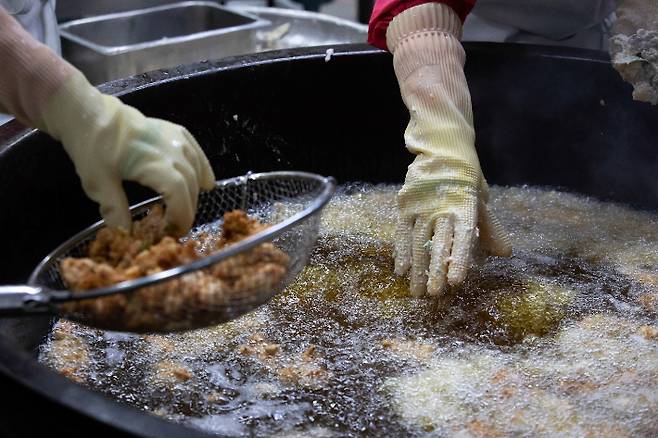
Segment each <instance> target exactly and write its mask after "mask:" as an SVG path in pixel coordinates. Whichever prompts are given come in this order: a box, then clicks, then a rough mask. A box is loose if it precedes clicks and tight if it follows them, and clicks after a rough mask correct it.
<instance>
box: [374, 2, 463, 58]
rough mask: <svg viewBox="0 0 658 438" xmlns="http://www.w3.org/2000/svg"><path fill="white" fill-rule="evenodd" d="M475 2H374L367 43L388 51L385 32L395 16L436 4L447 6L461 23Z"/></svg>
mask: <svg viewBox="0 0 658 438" xmlns="http://www.w3.org/2000/svg"><path fill="white" fill-rule="evenodd" d="M475 1H476V0H376V1H375V5H374V7H373V9H372V15H371V16H370V22H369V24H368V43H369V44H372V45H373V46H375V47H378V48H380V49H383V50H390V49H389V48H388V47H387V44H386V31H387V30H388V26H389V24H390V23H391V21H392V20H393V18H395V17H396V16H397V15H399V14H400V13H402V12H404V11H406V10H407V9H410V8H413V7H414V6H420V5H422V4H426V3H437V4H444V5H446V6H448V7H449V8H450V9H451V10H452V11H453V12H454V13H455V14H457V16H458V17H459V20H460V21H461V23H463V22H464V20H465V19H466V16H467V15H468V14H469V13H470V12H471V9H473V6H475Z"/></svg>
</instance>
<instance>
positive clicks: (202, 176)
mask: <svg viewBox="0 0 658 438" xmlns="http://www.w3.org/2000/svg"><path fill="white" fill-rule="evenodd" d="M183 135H184V136H185V138H186V139H187V141H188V143H189V145H190V148H191V149H192V152H193V155H194V157H195V160H196V165H195V169H196V172H197V176H198V181H199V187H201V188H202V189H204V190H211V189H212V188H213V187H215V173H214V172H213V171H212V167H211V166H210V162H209V161H208V158H207V157H206V154H204V153H203V149H201V146H199V143H198V142H197V141H196V139H195V138H194V136H193V135H192V134H190V132H189V131H188V130H187V129H184V128H183ZM188 159H189V158H188Z"/></svg>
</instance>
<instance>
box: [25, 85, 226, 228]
mask: <svg viewBox="0 0 658 438" xmlns="http://www.w3.org/2000/svg"><path fill="white" fill-rule="evenodd" d="M38 128H39V129H42V130H43V131H45V132H47V133H48V134H50V135H51V136H52V137H54V138H56V139H58V140H60V141H61V142H62V144H63V145H64V149H65V150H66V152H68V154H69V156H70V157H71V160H73V163H74V164H75V168H76V170H77V172H78V175H79V176H80V179H81V180H82V187H83V188H84V190H85V192H86V193H87V195H88V196H89V197H90V198H91V199H93V200H94V201H96V202H98V203H99V204H100V211H101V215H102V216H103V218H105V220H106V221H107V222H108V224H110V225H112V226H119V227H123V228H125V229H130V226H131V217H130V213H129V211H128V201H127V199H126V195H125V193H124V191H123V188H122V185H121V182H122V181H123V180H127V181H136V182H138V183H140V184H142V185H144V186H146V187H150V188H152V189H154V190H155V191H157V192H158V193H161V194H162V195H163V197H164V200H165V204H166V206H167V209H166V212H165V219H166V221H167V223H168V224H170V225H174V226H175V227H176V228H177V232H178V233H184V232H186V231H187V230H189V228H190V227H191V225H192V222H193V221H194V215H195V213H196V206H197V198H198V195H199V189H211V188H213V186H214V183H215V176H214V174H213V171H212V169H211V167H210V164H209V163H208V160H207V158H206V156H205V155H204V153H203V151H202V150H201V148H200V147H199V145H198V144H197V142H196V140H195V139H194V137H192V135H191V134H190V133H189V132H188V131H187V129H185V128H183V127H182V126H179V125H175V124H173V123H169V122H166V121H164V120H159V119H153V118H148V117H145V116H144V115H143V114H142V113H140V112H139V111H137V110H136V109H135V108H133V107H130V106H128V105H125V104H123V103H121V101H120V100H119V99H117V98H116V97H113V96H108V95H105V94H102V93H100V92H99V91H98V90H97V89H96V88H95V87H93V86H92V85H90V84H89V82H87V80H86V79H85V77H84V76H83V75H82V73H79V72H76V73H75V74H74V75H73V76H71V77H70V78H68V79H67V80H66V81H65V82H64V83H63V84H62V86H61V87H60V88H59V89H58V90H57V91H56V92H55V93H54V94H53V95H52V96H51V98H50V99H49V100H48V101H47V102H46V104H45V105H44V106H43V109H42V111H41V121H40V122H39V125H38Z"/></svg>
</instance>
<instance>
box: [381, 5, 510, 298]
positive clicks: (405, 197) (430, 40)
mask: <svg viewBox="0 0 658 438" xmlns="http://www.w3.org/2000/svg"><path fill="white" fill-rule="evenodd" d="M460 35H461V22H460V20H459V18H458V17H457V15H456V14H455V13H454V11H452V9H450V8H449V7H448V6H446V5H444V4H438V3H428V4H423V5H420V6H416V7H413V8H410V9H407V10H406V11H404V12H402V13H401V14H399V15H398V16H396V17H395V18H394V19H393V21H392V22H391V24H390V26H389V28H388V31H387V44H388V47H389V48H390V49H391V51H392V52H393V64H394V68H395V74H396V76H397V78H398V83H399V85H400V92H401V94H402V99H403V101H404V103H405V105H406V106H407V108H408V109H409V114H410V120H409V125H408V126H407V129H406V131H405V135H404V138H405V142H406V145H407V148H408V149H409V151H411V152H412V153H414V154H416V155H417V157H416V159H415V160H414V162H413V163H412V164H411V165H410V166H409V169H408V172H407V176H406V179H405V184H404V186H403V187H402V189H401V190H400V192H399V194H398V224H397V229H396V241H395V264H396V268H395V269H396V273H398V274H400V275H402V274H404V273H406V272H407V271H409V270H411V292H412V293H413V294H414V295H415V296H420V295H423V294H424V293H425V292H426V291H427V292H428V293H429V294H430V295H438V294H440V293H441V292H442V291H443V290H444V289H445V287H446V286H447V285H448V284H450V285H456V284H459V283H461V282H462V281H463V280H464V278H465V277H466V273H467V271H468V269H469V267H470V264H471V261H472V253H473V248H474V244H475V242H476V241H478V240H479V241H480V243H481V244H482V246H483V247H484V249H485V250H487V251H489V252H490V253H493V254H496V255H509V254H510V253H511V246H510V244H509V239H508V237H507V235H506V234H505V232H504V230H503V228H502V226H501V225H500V223H499V222H498V221H497V220H496V219H495V218H494V217H493V216H492V215H491V214H490V213H489V211H488V209H487V206H486V202H487V200H488V187H487V184H486V181H485V179H484V176H483V175H482V171H481V169H480V163H479V160H478V157H477V153H476V151H475V146H474V144H475V132H474V129H473V114H472V109H471V98H470V94H469V91H468V85H467V83H466V78H465V76H464V70H463V68H464V62H465V53H464V50H463V48H462V46H461V44H460V42H459V40H458V38H459V36H460Z"/></svg>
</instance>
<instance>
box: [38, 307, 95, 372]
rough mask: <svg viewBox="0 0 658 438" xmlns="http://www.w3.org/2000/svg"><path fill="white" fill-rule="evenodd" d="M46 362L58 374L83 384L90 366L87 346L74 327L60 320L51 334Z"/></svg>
mask: <svg viewBox="0 0 658 438" xmlns="http://www.w3.org/2000/svg"><path fill="white" fill-rule="evenodd" d="M47 360H48V361H49V362H50V364H51V366H52V367H53V368H54V369H56V370H57V371H58V372H59V373H60V374H62V375H64V376H66V377H68V378H69V379H71V380H74V381H76V382H78V383H84V382H85V381H86V379H87V374H88V370H89V364H90V361H91V359H90V353H89V346H88V345H87V343H86V342H85V341H84V339H83V338H82V337H81V336H79V334H78V333H76V329H75V325H74V324H73V323H71V322H69V321H65V320H60V321H58V322H57V323H56V325H55V326H54V328H53V332H52V340H51V342H50V348H49V350H48V351H47Z"/></svg>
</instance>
